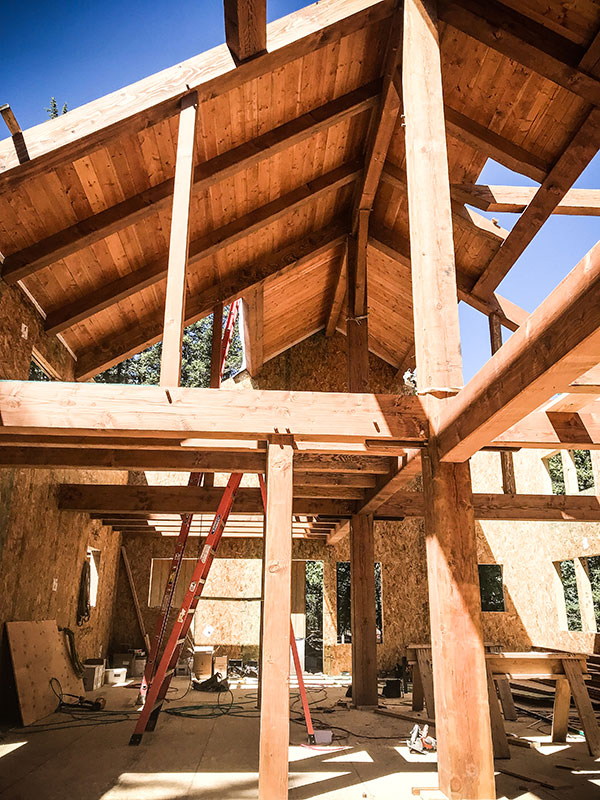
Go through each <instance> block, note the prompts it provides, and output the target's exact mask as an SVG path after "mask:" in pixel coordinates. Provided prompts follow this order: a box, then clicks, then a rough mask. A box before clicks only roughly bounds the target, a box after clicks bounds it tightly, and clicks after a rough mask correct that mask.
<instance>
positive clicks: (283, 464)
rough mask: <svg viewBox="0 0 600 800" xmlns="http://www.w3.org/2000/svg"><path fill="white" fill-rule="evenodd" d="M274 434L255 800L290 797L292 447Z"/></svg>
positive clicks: (270, 456)
mask: <svg viewBox="0 0 600 800" xmlns="http://www.w3.org/2000/svg"><path fill="white" fill-rule="evenodd" d="M277 438H279V439H280V442H279V441H271V442H270V443H269V444H268V446H267V508H266V514H265V539H264V544H265V553H264V559H265V569H264V574H265V578H264V601H263V602H264V610H263V615H264V629H263V647H262V663H261V681H262V692H261V707H260V756H259V778H258V797H259V800H285V798H287V796H288V749H289V738H290V730H289V729H290V721H289V716H290V685H289V684H290V680H289V678H290V614H291V609H292V602H291V597H292V493H293V485H292V476H293V449H292V444H291V441H290V440H291V437H286V436H283V437H277Z"/></svg>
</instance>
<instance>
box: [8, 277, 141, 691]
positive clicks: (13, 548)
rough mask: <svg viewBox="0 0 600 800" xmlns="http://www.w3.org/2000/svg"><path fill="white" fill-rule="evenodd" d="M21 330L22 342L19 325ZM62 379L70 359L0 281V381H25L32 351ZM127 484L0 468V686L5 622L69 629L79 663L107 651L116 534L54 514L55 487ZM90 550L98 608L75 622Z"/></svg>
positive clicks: (119, 475)
mask: <svg viewBox="0 0 600 800" xmlns="http://www.w3.org/2000/svg"><path fill="white" fill-rule="evenodd" d="M22 324H25V325H27V338H26V339H25V338H23V337H22V335H21V325H22ZM33 347H35V348H36V350H38V352H39V353H40V354H41V356H42V357H43V358H44V359H45V360H46V361H47V362H48V364H49V365H50V366H51V367H52V369H53V370H54V371H55V372H56V373H57V374H58V375H59V376H60V377H61V378H62V379H63V380H72V378H73V359H72V358H71V356H70V355H69V353H68V351H67V350H66V348H65V347H64V346H63V345H62V344H61V343H60V342H59V341H58V339H57V338H56V337H49V336H47V335H46V334H45V332H44V330H43V325H42V320H41V317H40V316H39V314H38V313H37V311H36V310H35V309H34V307H33V306H32V305H31V303H30V302H29V301H28V300H27V299H26V298H25V296H24V295H23V294H22V292H21V291H20V289H19V288H18V287H16V286H14V287H8V286H7V285H6V284H5V283H4V282H3V281H1V280H0V379H17V380H26V379H27V377H28V375H29V365H30V362H31V354H32V348H33ZM64 482H67V483H68V482H70V483H88V482H89V483H126V482H127V473H126V472H114V471H110V472H79V471H76V470H26V469H0V637H1V639H0V682H1V683H2V685H4V686H7V685H11V684H12V669H11V665H10V660H9V658H10V657H9V653H8V646H7V642H6V633H5V626H4V623H5V622H7V621H10V620H19V621H21V620H22V621H25V620H43V619H56V620H57V622H58V625H59V626H61V627H69V628H71V629H73V630H74V631H75V637H76V642H77V647H78V650H79V654H80V656H81V658H82V659H85V658H89V657H98V656H105V655H106V654H107V650H108V642H109V636H110V627H111V623H112V610H113V601H114V587H115V583H116V576H117V572H118V567H119V561H118V559H119V546H120V535H119V534H118V533H115V532H113V531H112V530H111V529H109V528H105V527H103V526H102V525H101V524H100V522H98V521H91V520H90V519H89V517H88V516H87V515H86V514H78V513H74V512H71V511H69V512H67V511H59V509H58V503H57V492H58V485H59V484H60V483H64ZM88 546H91V547H94V548H96V549H97V550H99V551H100V575H99V586H98V599H97V604H96V606H95V607H94V608H92V609H91V616H90V621H89V622H87V623H86V624H84V625H83V626H82V627H77V624H76V609H77V597H78V594H79V582H80V578H81V570H82V566H83V562H84V559H85V557H86V551H87V548H88Z"/></svg>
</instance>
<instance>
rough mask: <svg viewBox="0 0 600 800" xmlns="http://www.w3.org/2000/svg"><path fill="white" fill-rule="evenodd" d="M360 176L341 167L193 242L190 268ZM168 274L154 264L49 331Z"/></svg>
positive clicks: (161, 263)
mask: <svg viewBox="0 0 600 800" xmlns="http://www.w3.org/2000/svg"><path fill="white" fill-rule="evenodd" d="M359 172H360V167H359V164H358V162H356V163H351V164H345V165H342V166H341V167H338V168H337V169H335V170H332V171H331V172H328V173H326V174H325V175H323V176H321V177H319V178H316V179H315V180H314V181H311V182H310V183H307V184H304V185H302V186H299V187H298V188H297V189H294V190H293V191H291V192H288V193H287V194H285V195H283V196H281V197H279V198H277V199H276V200H273V201H271V202H270V203H267V204H266V205H264V206H261V207H259V208H256V209H254V210H253V211H250V212H249V213H248V214H244V216H243V217H239V218H237V219H234V220H232V221H231V222H229V223H227V224H226V225H223V226H222V227H220V228H217V229H216V230H213V231H210V232H209V233H207V234H205V235H204V236H201V237H199V238H197V239H194V240H193V241H192V242H191V243H190V247H189V256H188V264H189V265H190V266H191V265H193V264H197V263H199V262H200V261H202V260H203V259H205V258H208V257H210V256H213V255H214V254H215V253H218V252H219V251H220V250H223V249H224V248H225V247H229V246H230V245H232V244H235V242H238V241H240V239H243V238H244V237H245V236H247V235H249V234H250V233H255V232H256V231H259V230H261V229H263V228H265V227H267V226H268V225H271V224H272V223H274V222H276V221H277V220H279V219H281V218H282V217H285V216H286V215H287V214H292V213H293V212H294V211H297V210H299V209H301V208H303V207H305V206H306V205H309V204H310V203H312V202H315V201H316V200H317V199H318V198H319V197H321V196H322V195H323V194H326V193H327V192H330V191H337V190H338V189H341V188H342V187H344V186H346V185H348V184H349V183H352V181H353V180H355V178H356V176H357V175H358V174H359ZM166 274H167V259H166V257H162V258H158V259H156V260H155V261H151V262H149V263H148V264H146V265H145V266H143V267H140V268H139V269H136V270H134V271H133V272H130V273H128V274H127V275H124V276H123V277H121V278H117V279H116V280H114V281H112V282H111V283H109V284H105V285H104V286H101V287H99V288H98V289H96V290H95V291H92V292H90V294H88V295H86V296H84V297H82V298H79V299H77V300H74V301H73V302H71V303H69V304H68V305H66V306H63V307H62V308H58V309H54V310H51V311H50V312H49V313H48V318H47V320H46V330H47V332H48V333H60V332H61V331H64V330H66V329H67V328H69V327H72V326H73V325H75V324H77V323H78V322H81V321H83V320H85V319H88V318H89V317H91V316H93V315H94V314H97V313H98V312H99V311H103V310H104V309H105V308H108V307H109V306H111V305H114V304H115V303H118V302H120V301H121V300H124V299H126V298H127V297H131V296H132V295H133V294H135V293H136V292H140V291H142V290H143V289H147V288H148V287H149V286H154V285H155V284H156V283H158V282H159V281H161V280H163V279H164V278H165V277H166Z"/></svg>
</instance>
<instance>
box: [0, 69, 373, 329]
mask: <svg viewBox="0 0 600 800" xmlns="http://www.w3.org/2000/svg"><path fill="white" fill-rule="evenodd" d="M379 89H380V82H379V81H374V82H372V83H370V84H368V85H366V86H362V87H360V88H359V89H356V90H355V91H353V92H350V93H348V94H346V95H343V96H342V97H340V98H337V99H336V100H332V101H331V102H329V103H326V104H325V105H323V106H320V107H319V108H316V109H314V110H313V111H310V112H308V113H307V114H303V115H302V116H300V117H297V118H296V119H294V120H291V121H290V122H287V123H285V124H284V125H281V126H279V127H278V128H275V129H274V130H272V131H267V132H266V133H264V134H262V135H261V136H258V137H256V138H255V139H252V140H251V141H249V142H245V143H244V144H241V145H239V146H238V147H235V148H233V149H232V150H228V151H226V152H225V153H221V154H220V155H218V156H215V158H212V159H210V160H209V161H205V162H203V163H200V164H197V165H196V167H195V169H194V177H193V186H192V190H193V192H196V193H199V192H206V191H208V189H210V187H211V186H213V185H214V184H216V183H218V182H220V181H223V180H225V179H227V178H231V177H233V176H234V175H236V174H237V173H239V172H242V171H244V170H247V169H249V168H250V167H253V166H255V165H257V164H260V163H261V162H262V161H264V160H266V159H269V158H272V157H273V156H275V155H277V154H278V153H281V152H282V151H284V150H286V149H288V148H290V147H294V146H295V145H297V144H299V143H300V142H303V141H305V140H306V139H308V138H310V137H312V136H315V135H316V134H318V133H319V132H320V131H322V130H325V129H327V128H329V127H331V126H332V125H337V124H338V123H339V122H342V121H344V120H346V119H349V118H351V117H353V116H355V115H357V114H360V113H362V112H364V111H366V110H367V109H370V108H372V107H373V106H374V105H375V103H376V101H377V99H378V93H379ZM172 194H173V179H169V180H166V181H163V182H161V183H159V184H157V185H155V186H152V187H151V188H150V189H146V190H145V191H144V192H140V193H139V194H137V195H134V196H133V197H130V198H127V199H126V200H123V201H122V202H120V203H117V204H116V205H114V206H111V207H110V208H108V209H106V210H104V211H100V212H99V213H97V214H94V215H93V216H91V217H88V218H87V219H84V220H81V221H80V222H77V223H75V224H74V225H72V226H70V227H69V228H65V229H64V230H62V231H59V232H58V233H55V234H53V235H52V236H49V237H47V238H45V239H42V240H40V241H38V242H36V243H35V244H32V245H30V246H29V247H26V248H24V249H23V250H20V251H18V252H15V253H9V254H6V257H5V261H4V264H3V267H2V276H3V278H4V279H5V280H6V281H7V283H15V282H16V281H18V280H22V279H23V278H25V277H27V276H28V275H31V274H33V273H35V272H37V271H38V270H40V269H43V268H44V267H47V266H48V265H50V264H53V263H54V262H56V261H59V260H60V259H63V258H67V257H68V256H70V255H73V253H76V252H78V251H80V250H82V249H83V248H85V247H89V246H90V245H92V244H94V243H95V242H98V241H101V240H102V239H104V238H106V237H107V236H110V235H111V234H114V233H117V232H118V231H120V230H123V228H126V227H128V226H129V225H133V224H135V223H138V222H141V221H142V220H144V219H147V218H148V217H149V216H151V215H152V214H156V213H157V212H158V211H161V210H163V209H165V208H168V206H169V202H170V198H171V195H172ZM49 328H52V322H50V323H49Z"/></svg>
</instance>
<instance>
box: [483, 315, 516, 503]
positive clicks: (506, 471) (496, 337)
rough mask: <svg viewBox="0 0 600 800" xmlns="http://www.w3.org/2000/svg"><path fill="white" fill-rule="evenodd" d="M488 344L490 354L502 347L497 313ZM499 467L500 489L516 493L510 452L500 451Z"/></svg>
mask: <svg viewBox="0 0 600 800" xmlns="http://www.w3.org/2000/svg"><path fill="white" fill-rule="evenodd" d="M489 322H490V344H491V347H492V355H494V353H496V352H497V351H498V350H499V349H500V348H501V347H502V325H501V323H500V317H499V316H498V314H494V313H492V314H490V316H489ZM500 467H501V469H502V491H503V492H504V494H516V493H517V484H516V481H515V464H514V461H513V456H512V453H504V452H502V453H500Z"/></svg>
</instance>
